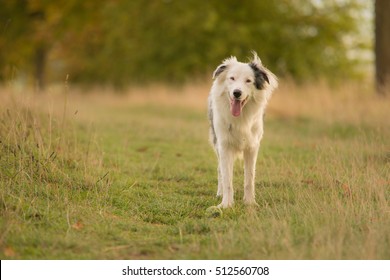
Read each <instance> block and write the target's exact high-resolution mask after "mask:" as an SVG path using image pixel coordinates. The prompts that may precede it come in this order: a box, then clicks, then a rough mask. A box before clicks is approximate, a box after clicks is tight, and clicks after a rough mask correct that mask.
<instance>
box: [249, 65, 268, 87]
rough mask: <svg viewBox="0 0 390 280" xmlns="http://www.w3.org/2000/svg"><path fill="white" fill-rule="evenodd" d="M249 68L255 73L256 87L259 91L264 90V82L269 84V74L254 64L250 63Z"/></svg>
mask: <svg viewBox="0 0 390 280" xmlns="http://www.w3.org/2000/svg"><path fill="white" fill-rule="evenodd" d="M249 66H250V67H251V68H252V70H253V73H255V82H254V84H255V87H256V88H257V89H263V88H264V82H267V83H268V84H269V79H268V76H267V74H266V73H265V72H264V71H262V70H260V68H259V67H257V65H256V64H255V63H253V62H251V63H249Z"/></svg>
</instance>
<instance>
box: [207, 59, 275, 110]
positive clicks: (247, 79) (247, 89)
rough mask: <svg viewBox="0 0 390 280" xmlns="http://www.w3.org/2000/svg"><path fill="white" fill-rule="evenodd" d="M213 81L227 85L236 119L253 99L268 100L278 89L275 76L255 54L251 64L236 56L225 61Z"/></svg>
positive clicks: (215, 73)
mask: <svg viewBox="0 0 390 280" xmlns="http://www.w3.org/2000/svg"><path fill="white" fill-rule="evenodd" d="M213 79H215V80H218V82H220V83H223V84H224V85H225V87H226V90H225V92H226V93H227V96H228V98H229V101H230V111H231V113H232V115H233V116H235V117H238V116H240V114H241V111H242V110H243V108H244V106H245V105H246V104H247V102H248V101H249V100H250V99H251V98H253V99H254V100H256V98H262V97H264V98H265V100H267V99H268V98H269V96H270V95H271V92H272V90H273V89H275V88H276V87H277V80H276V77H275V75H274V74H272V73H271V72H270V71H269V70H268V69H267V68H265V67H264V66H263V65H262V63H261V60H260V58H259V57H258V56H257V54H256V53H255V52H253V58H252V59H251V61H250V62H249V63H242V62H239V61H237V58H235V57H234V56H232V57H230V58H227V59H225V60H224V61H223V62H222V64H221V65H219V66H218V67H217V69H216V70H215V71H214V74H213Z"/></svg>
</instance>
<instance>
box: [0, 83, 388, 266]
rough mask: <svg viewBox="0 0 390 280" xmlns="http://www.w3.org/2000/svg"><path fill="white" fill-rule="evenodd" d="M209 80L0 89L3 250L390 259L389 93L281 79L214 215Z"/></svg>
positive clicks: (70, 255) (31, 254)
mask: <svg viewBox="0 0 390 280" xmlns="http://www.w3.org/2000/svg"><path fill="white" fill-rule="evenodd" d="M208 87H209V85H208V84H206V85H203V84H199V85H191V86H183V87H168V86H162V85H160V86H159V85H157V86H149V87H144V88H131V89H129V90H127V92H126V93H122V94H113V91H111V90H103V89H97V90H89V91H88V92H87V93H84V92H82V91H81V90H80V89H73V88H72V87H70V88H69V87H68V86H67V85H65V86H59V87H58V88H52V89H50V90H48V91H47V93H45V94H33V93H32V91H29V90H20V89H19V90H18V89H15V88H3V89H1V90H0V115H1V117H0V213H1V217H0V257H1V259H390V140H389V139H390V121H389V112H390V111H389V109H390V100H389V99H384V98H378V97H376V96H374V93H373V92H372V90H370V89H367V88H365V87H364V86H358V85H346V86H343V87H335V88H330V87H328V86H326V85H322V84H320V85H313V86H296V85H295V84H294V83H291V82H285V83H283V82H282V83H281V88H280V89H278V90H277V91H276V92H275V94H274V96H273V98H272V99H271V102H270V105H269V108H268V110H267V115H266V118H265V135H264V138H263V141H262V146H261V149H260V153H259V160H258V163H257V170H256V197H257V202H258V204H259V207H255V208H252V207H249V208H248V207H246V206H244V205H243V203H242V201H241V200H242V196H243V186H242V185H243V168H242V163H240V162H237V163H236V168H235V178H234V187H235V201H236V203H235V206H234V208H232V209H227V210H223V215H222V216H221V217H216V218H210V217H207V216H206V214H205V211H206V209H207V208H208V207H209V206H212V205H217V204H219V202H220V201H219V199H217V198H216V197H215V194H216V188H217V176H216V170H217V169H216V166H217V161H216V158H215V155H214V152H213V150H212V148H211V146H210V145H209V143H208V123H207V114H206V98H207V94H208Z"/></svg>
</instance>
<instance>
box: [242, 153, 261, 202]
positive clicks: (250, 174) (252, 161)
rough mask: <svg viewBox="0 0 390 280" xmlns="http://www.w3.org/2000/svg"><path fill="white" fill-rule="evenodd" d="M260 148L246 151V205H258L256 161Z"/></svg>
mask: <svg viewBox="0 0 390 280" xmlns="http://www.w3.org/2000/svg"><path fill="white" fill-rule="evenodd" d="M258 151H259V146H256V147H251V148H247V149H246V150H245V151H244V164H245V182H244V203H245V204H247V205H257V203H256V201H255V173H256V160H257V153H258Z"/></svg>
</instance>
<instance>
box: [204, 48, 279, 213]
mask: <svg viewBox="0 0 390 280" xmlns="http://www.w3.org/2000/svg"><path fill="white" fill-rule="evenodd" d="M252 54H253V58H252V59H251V60H250V61H249V62H248V63H242V62H239V61H237V58H236V57H234V56H232V57H229V58H227V59H225V60H223V62H222V64H221V65H219V66H218V67H217V68H216V70H215V71H214V73H213V80H214V82H213V84H212V87H211V90H210V94H209V97H208V118H209V123H210V142H211V144H212V146H213V148H214V150H215V152H216V154H217V158H218V191H217V197H220V196H222V203H221V204H219V205H218V206H217V207H219V208H228V207H232V206H233V202H234V200H233V196H234V191H233V166H234V161H235V159H237V158H243V159H244V175H245V180H244V203H245V204H247V205H257V203H256V200H255V185H254V180H255V169H256V161H257V154H258V150H259V147H260V141H261V139H262V137H263V132H264V129H263V116H264V112H265V108H266V106H267V103H268V100H269V99H270V97H271V95H272V92H273V91H274V89H276V88H277V86H278V81H277V78H276V76H275V75H274V74H273V73H272V72H271V71H270V70H268V69H267V68H265V67H264V66H263V65H262V63H261V60H260V58H259V57H258V55H257V54H256V52H252Z"/></svg>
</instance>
